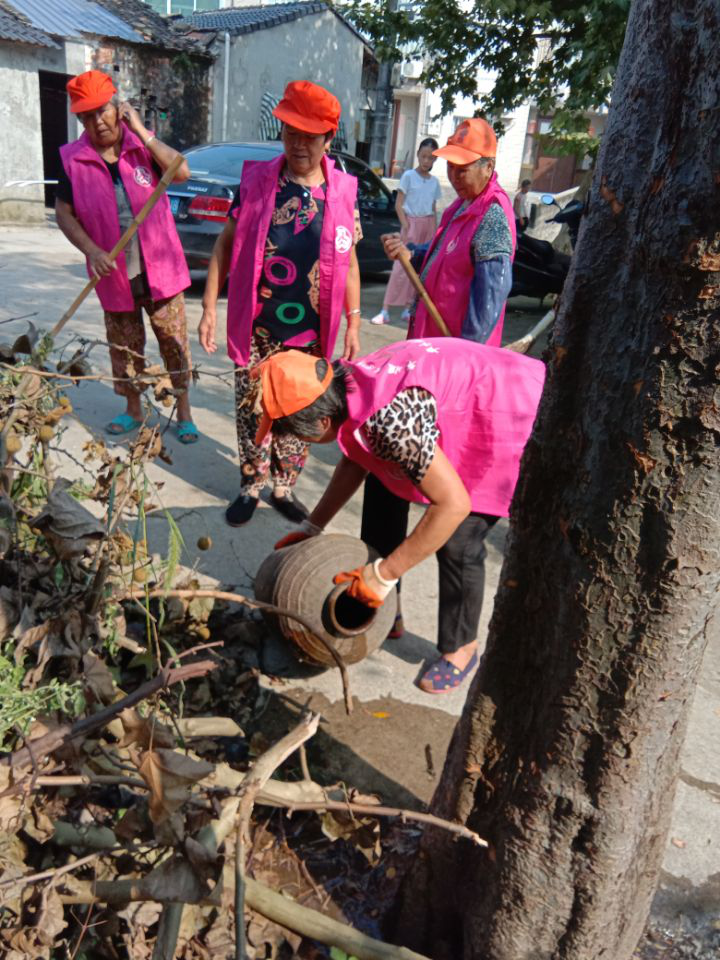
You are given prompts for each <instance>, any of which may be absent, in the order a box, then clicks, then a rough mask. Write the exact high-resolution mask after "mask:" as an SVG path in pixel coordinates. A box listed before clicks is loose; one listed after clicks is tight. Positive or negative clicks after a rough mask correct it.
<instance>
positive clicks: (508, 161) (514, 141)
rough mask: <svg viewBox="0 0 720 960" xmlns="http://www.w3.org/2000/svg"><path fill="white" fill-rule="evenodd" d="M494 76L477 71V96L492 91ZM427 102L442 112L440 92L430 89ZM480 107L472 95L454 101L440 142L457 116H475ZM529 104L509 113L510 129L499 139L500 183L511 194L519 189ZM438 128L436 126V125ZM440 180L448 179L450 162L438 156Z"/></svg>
mask: <svg viewBox="0 0 720 960" xmlns="http://www.w3.org/2000/svg"><path fill="white" fill-rule="evenodd" d="M493 83H494V78H493V76H492V74H489V73H481V74H479V75H478V96H479V97H481V96H483V95H484V94H485V93H489V92H490V90H491V89H492V87H493ZM428 96H429V100H428V103H429V105H430V109H431V112H432V114H433V115H435V114H437V113H439V112H440V95H439V94H437V93H433V92H430V93H429V95H428ZM476 109H477V102H476V101H474V100H472V99H471V98H469V97H460V98H458V99H457V100H456V101H455V105H454V107H453V110H452V113H450V114H448V115H447V116H445V117H443V118H442V120H441V121H440V131H439V135H437V134H433V136H436V138H437V140H438V141H439V142H440V144H441V145H442V144H445V143H446V142H447V140H448V138H449V137H450V136H452V134H453V131H454V129H455V123H454V118H455V117H461V118H463V119H464V118H467V117H472V115H473V114H474V112H475V110H476ZM529 112H530V105H529V104H527V103H526V104H523V105H522V106H520V107H518V108H517V110H515V111H513V112H512V113H509V114H507V115H506V116H507V119H508V120H509V124H508V129H507V132H506V133H505V135H504V136H503V137H501V138H500V140H499V141H498V153H497V162H496V164H495V169H496V170H497V175H498V180H499V181H500V184H501V186H502V187H503V188H504V189H505V190H506V191H507V192H508V193H509V194H510V195H511V196H512V195H513V194H514V193H515V191H516V190H517V189H518V186H519V180H520V168H521V165H522V155H523V149H524V146H525V134H526V133H527V124H528V116H529ZM433 129H436V128H433ZM433 173H435V174H436V175H437V176H438V177H440V179H441V180H443V179H444V180H447V166H446V164H445V161H443V160H438V162H437V163H436V164H435V168H434V170H433Z"/></svg>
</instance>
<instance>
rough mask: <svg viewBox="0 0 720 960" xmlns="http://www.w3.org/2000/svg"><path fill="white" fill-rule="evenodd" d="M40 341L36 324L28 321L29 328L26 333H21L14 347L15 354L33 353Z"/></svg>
mask: <svg viewBox="0 0 720 960" xmlns="http://www.w3.org/2000/svg"><path fill="white" fill-rule="evenodd" d="M37 341H38V332H37V330H36V329H35V324H34V323H30V321H29V320H28V328H27V331H26V332H25V333H21V334H20V336H19V337H18V338H17V340H16V341H15V343H14V344H13V345H12V350H13V353H32V352H33V350H34V348H35V344H36V343H37Z"/></svg>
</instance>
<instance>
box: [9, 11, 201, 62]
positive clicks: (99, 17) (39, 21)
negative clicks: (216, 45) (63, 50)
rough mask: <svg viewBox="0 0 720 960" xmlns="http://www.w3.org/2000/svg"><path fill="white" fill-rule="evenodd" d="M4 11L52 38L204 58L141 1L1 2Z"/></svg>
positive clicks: (191, 42) (198, 47) (183, 37)
mask: <svg viewBox="0 0 720 960" xmlns="http://www.w3.org/2000/svg"><path fill="white" fill-rule="evenodd" d="M3 9H8V10H9V11H11V12H14V13H16V14H19V15H20V16H21V17H22V18H23V19H24V20H25V21H26V22H28V23H29V25H31V28H32V27H34V28H35V30H36V32H40V31H41V32H43V33H44V34H52V36H54V37H63V38H81V37H84V36H87V35H90V36H95V37H108V38H110V39H117V40H124V41H125V42H127V43H137V44H151V45H152V46H155V47H162V48H169V49H172V50H185V51H187V52H191V53H200V54H201V55H205V51H204V49H203V47H202V46H201V45H199V44H195V43H194V42H193V41H192V40H191V39H190V38H189V37H185V36H183V35H182V34H180V33H178V32H177V31H176V30H173V29H172V27H171V25H170V23H168V21H167V20H166V19H165V18H164V17H161V16H160V15H159V14H157V13H155V11H154V10H153V9H152V7H149V6H148V5H147V4H146V3H143V2H142V0H0V11H2V10H3ZM13 39H14V38H13ZM18 39H19V38H18Z"/></svg>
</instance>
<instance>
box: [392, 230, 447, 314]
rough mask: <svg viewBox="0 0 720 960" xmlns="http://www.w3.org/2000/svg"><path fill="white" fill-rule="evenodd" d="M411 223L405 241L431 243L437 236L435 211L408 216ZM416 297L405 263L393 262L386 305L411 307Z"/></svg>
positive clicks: (404, 234)
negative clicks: (422, 214)
mask: <svg viewBox="0 0 720 960" xmlns="http://www.w3.org/2000/svg"><path fill="white" fill-rule="evenodd" d="M408 222H409V224H410V226H409V228H408V230H407V232H406V231H405V230H403V232H402V234H401V236H402V239H403V242H404V243H430V241H431V240H432V238H433V237H434V236H435V230H436V229H437V219H436V217H435V214H434V213H431V214H430V216H429V217H408ZM414 299H415V288H414V287H413V285H412V284H411V283H410V281H409V280H408V276H407V274H406V273H405V270H404V269H403V265H402V264H401V263H400V262H399V261H398V262H396V263H394V264H393V268H392V273H391V274H390V279H389V280H388V285H387V289H386V290H385V299H384V300H383V308H385V307H409V306H410V304H411V303H412V302H413V300H414Z"/></svg>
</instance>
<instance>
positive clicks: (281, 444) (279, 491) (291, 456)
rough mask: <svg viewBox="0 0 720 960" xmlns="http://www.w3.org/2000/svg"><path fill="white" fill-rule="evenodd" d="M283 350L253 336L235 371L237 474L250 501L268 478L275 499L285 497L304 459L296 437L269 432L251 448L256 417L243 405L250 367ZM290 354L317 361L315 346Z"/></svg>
mask: <svg viewBox="0 0 720 960" xmlns="http://www.w3.org/2000/svg"><path fill="white" fill-rule="evenodd" d="M285 349H287V348H286V347H285V345H284V344H283V343H280V342H278V341H277V340H268V339H263V338H261V337H258V336H257V335H255V334H254V335H253V338H252V341H251V343H250V359H249V360H248V365H247V366H246V367H235V426H236V428H237V442H238V454H239V456H240V473H241V475H242V485H243V493H247V494H249V495H250V496H251V497H259V496H260V491H261V490H262V489H263V487H264V486H265V484H266V483H267V482H268V475H269V478H270V479H271V480H272V484H273V489H274V491H275V494H276V495H277V496H280V497H281V496H286V495H287V494H288V493H289V492H290V490H291V489H292V487H294V486H295V482H296V481H297V478H298V477H299V476H300V471H301V470H302V468H303V467H304V466H305V461H306V460H307V455H308V445H307V444H306V443H305V442H304V441H303V440H299V439H298V438H297V437H293V436H283V437H275V436H273V434H272V431H271V432H270V433H269V434H268V435H267V436H266V437H265V439H264V440H263V442H262V444H261V445H260V446H259V447H258V446H256V444H255V434H256V433H257V427H258V416H257V414H256V413H254V412H253V411H252V409H251V408H250V406H249V405H248V403H247V396H248V392H249V386H250V374H249V372H248V371H249V369H250V367H254V366H255V364H256V363H259V362H260V361H261V360H265V359H266V358H267V357H271V356H272V355H273V354H274V353H279V352H280V351H282V350H285ZM293 350H303V351H304V352H305V353H311V354H314V355H316V356H318V357H320V356H322V354H321V353H320V346H319V344H313V345H312V346H309V347H293Z"/></svg>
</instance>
